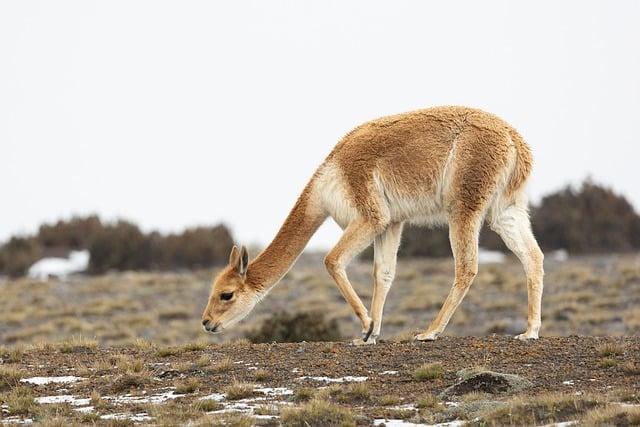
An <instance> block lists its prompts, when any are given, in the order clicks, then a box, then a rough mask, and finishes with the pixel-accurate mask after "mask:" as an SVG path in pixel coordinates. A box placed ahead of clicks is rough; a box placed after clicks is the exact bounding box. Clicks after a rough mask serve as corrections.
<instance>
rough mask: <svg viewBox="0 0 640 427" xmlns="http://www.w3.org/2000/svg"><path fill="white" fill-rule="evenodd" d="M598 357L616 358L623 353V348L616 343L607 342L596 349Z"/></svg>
mask: <svg viewBox="0 0 640 427" xmlns="http://www.w3.org/2000/svg"><path fill="white" fill-rule="evenodd" d="M596 350H597V351H598V354H599V355H600V356H607V357H608V356H618V355H620V354H622V353H624V346H623V345H621V344H619V343H616V342H607V343H605V344H602V345H600V346H598V348H597V349H596Z"/></svg>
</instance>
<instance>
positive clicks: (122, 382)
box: [111, 373, 149, 393]
mask: <svg viewBox="0 0 640 427" xmlns="http://www.w3.org/2000/svg"><path fill="white" fill-rule="evenodd" d="M147 384H149V376H148V375H144V374H139V373H126V374H122V375H120V376H119V377H118V378H116V379H115V381H114V382H113V384H112V385H111V390H112V391H113V392H114V393H121V392H124V391H129V390H131V389H133V388H140V387H142V386H145V385H147Z"/></svg>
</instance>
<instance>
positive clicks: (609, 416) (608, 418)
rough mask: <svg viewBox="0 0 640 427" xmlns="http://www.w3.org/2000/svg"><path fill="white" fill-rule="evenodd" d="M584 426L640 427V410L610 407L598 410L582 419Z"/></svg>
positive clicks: (581, 423) (616, 406)
mask: <svg viewBox="0 0 640 427" xmlns="http://www.w3.org/2000/svg"><path fill="white" fill-rule="evenodd" d="M580 425H584V426H640V408H638V407H622V406H620V405H609V406H607V407H605V408H596V409H592V410H590V411H588V412H587V413H585V414H584V415H583V416H582V417H580Z"/></svg>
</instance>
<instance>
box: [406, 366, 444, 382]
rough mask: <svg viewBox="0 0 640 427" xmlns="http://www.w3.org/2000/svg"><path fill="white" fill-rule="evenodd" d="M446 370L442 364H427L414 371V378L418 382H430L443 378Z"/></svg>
mask: <svg viewBox="0 0 640 427" xmlns="http://www.w3.org/2000/svg"><path fill="white" fill-rule="evenodd" d="M443 375H444V369H443V368H442V364H440V363H425V364H424V365H422V366H420V367H419V368H417V369H416V370H415V371H413V378H414V379H415V380H416V381H429V380H434V379H436V378H442V376H443Z"/></svg>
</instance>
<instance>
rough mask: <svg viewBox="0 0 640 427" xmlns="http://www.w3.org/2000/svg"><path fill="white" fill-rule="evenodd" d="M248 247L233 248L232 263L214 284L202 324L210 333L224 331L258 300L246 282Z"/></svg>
mask: <svg viewBox="0 0 640 427" xmlns="http://www.w3.org/2000/svg"><path fill="white" fill-rule="evenodd" d="M248 266H249V254H248V253H247V249H246V248H245V247H244V246H242V248H241V249H238V248H237V247H236V246H234V247H233V249H231V255H229V264H228V265H227V266H226V267H225V268H224V270H222V271H221V272H220V274H218V276H217V277H216V278H215V280H214V281H213V285H212V286H211V294H210V295H209V302H208V303H207V307H206V308H205V310H204V313H202V326H203V327H204V330H205V331H207V332H211V333H218V332H222V331H223V330H225V329H227V328H229V327H230V326H232V325H234V324H235V323H237V322H239V321H240V320H242V319H243V318H244V317H245V316H246V315H247V314H249V312H250V311H251V310H252V309H253V307H254V306H255V305H256V303H257V302H258V299H259V298H258V295H259V294H258V293H257V292H256V290H255V289H253V288H251V287H250V286H249V285H247V283H246V279H247V267H248Z"/></svg>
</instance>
